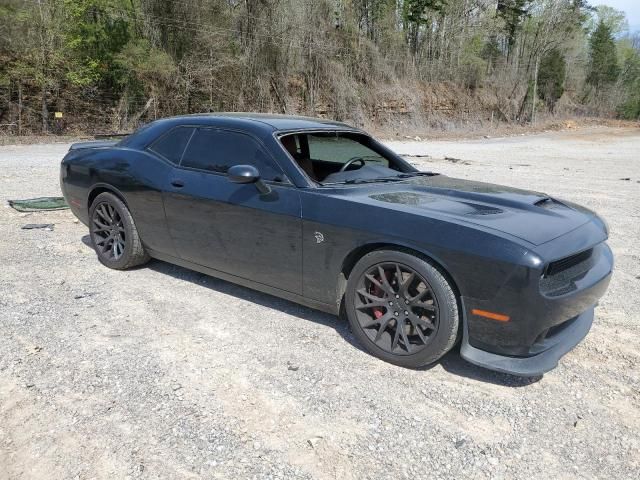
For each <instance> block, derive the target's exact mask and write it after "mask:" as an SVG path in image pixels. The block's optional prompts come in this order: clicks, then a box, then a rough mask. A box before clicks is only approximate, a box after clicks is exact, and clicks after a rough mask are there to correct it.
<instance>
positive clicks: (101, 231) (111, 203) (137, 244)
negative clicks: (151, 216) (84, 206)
mask: <svg viewBox="0 0 640 480" xmlns="http://www.w3.org/2000/svg"><path fill="white" fill-rule="evenodd" d="M89 233H90V235H91V242H92V244H93V247H94V249H95V251H96V253H97V254H98V260H100V262H101V263H102V264H103V265H105V266H107V267H109V268H113V269H116V270H125V269H127V268H131V267H135V266H136V265H141V264H143V263H146V262H148V261H149V255H148V254H147V252H146V251H145V249H144V246H143V245H142V242H141V240H140V236H139V235H138V230H137V229H136V226H135V224H134V223H133V217H131V213H130V212H129V209H128V208H127V206H126V205H125V204H124V203H123V202H122V200H120V199H119V198H118V197H116V196H115V195H114V194H112V193H109V192H105V193H101V194H100V195H98V196H97V197H96V198H95V200H94V201H93V203H92V204H91V208H90V209H89Z"/></svg>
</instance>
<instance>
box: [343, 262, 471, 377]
mask: <svg viewBox="0 0 640 480" xmlns="http://www.w3.org/2000/svg"><path fill="white" fill-rule="evenodd" d="M344 302H345V311H346V313H347V318H348V320H349V324H350V325H351V331H352V332H353V334H354V335H355V336H356V338H357V339H358V340H359V341H360V342H361V343H362V345H363V346H364V347H365V348H366V349H367V350H368V351H369V352H370V353H372V354H373V355H375V356H377V357H379V358H381V359H383V360H386V361H387V362H390V363H393V364H396V365H401V366H403V367H409V368H418V367H423V366H425V365H429V364H431V363H434V362H436V361H437V360H438V359H440V358H441V357H442V356H443V355H444V354H445V353H447V352H448V351H449V350H451V348H453V346H454V344H455V342H456V340H457V339H458V335H459V325H460V321H459V315H458V299H457V296H456V294H455V292H454V288H453V287H452V284H451V283H450V280H448V279H447V277H446V275H445V273H444V272H443V271H442V269H441V268H440V267H438V266H436V265H435V264H434V263H432V262H431V261H430V260H429V259H427V258H425V257H422V256H421V255H419V254H416V253H414V252H411V251H405V250H375V251H373V252H371V253H368V254H366V255H364V256H363V257H362V258H361V259H360V260H359V261H358V263H356V265H355V266H354V267H353V269H352V270H351V272H350V273H349V278H348V280H347V289H346V291H345V296H344Z"/></svg>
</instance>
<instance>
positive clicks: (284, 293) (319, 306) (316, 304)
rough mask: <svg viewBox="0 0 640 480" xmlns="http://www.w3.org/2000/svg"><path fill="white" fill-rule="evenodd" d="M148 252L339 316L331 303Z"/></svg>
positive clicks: (151, 251) (156, 256)
mask: <svg viewBox="0 0 640 480" xmlns="http://www.w3.org/2000/svg"><path fill="white" fill-rule="evenodd" d="M147 252H148V253H149V255H150V256H151V257H152V258H155V259H156V260H161V261H163V262H167V263H171V264H174V265H178V266H180V267H184V268H188V269H189V270H194V271H196V272H200V273H204V274H205V275H209V276H212V277H215V278H219V279H221V280H225V281H227V282H231V283H234V284H236V285H240V286H242V287H247V288H250V289H252V290H257V291H259V292H262V293H266V294H268V295H273V296H274V297H278V298H283V299H285V300H289V301H291V302H294V303H298V304H300V305H304V306H305V307H309V308H313V309H315V310H320V311H322V312H325V313H329V314H332V315H338V313H339V306H338V305H337V304H336V305H332V304H329V303H323V302H318V301H317V300H313V299H310V298H306V297H303V296H301V295H298V294H295V293H292V292H288V291H286V290H282V289H279V288H276V287H272V286H269V285H265V284H263V283H259V282H254V281H252V280H249V279H247V278H243V277H238V276H236V275H232V274H229V273H226V272H221V271H219V270H215V269H213V268H209V267H205V266H204V265H199V264H197V263H193V262H189V261H187V260H183V259H182V258H176V257H173V256H171V255H167V254H164V253H161V252H157V251H154V250H149V249H148V248H147Z"/></svg>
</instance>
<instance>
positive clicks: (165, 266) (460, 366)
mask: <svg viewBox="0 0 640 480" xmlns="http://www.w3.org/2000/svg"><path fill="white" fill-rule="evenodd" d="M82 243H84V244H85V245H86V246H88V247H91V248H92V249H93V246H92V244H91V238H90V237H89V235H85V236H83V237H82ZM135 268H149V269H151V270H154V271H156V272H159V273H163V274H165V275H170V276H172V277H174V278H177V279H179V280H185V281H187V282H191V283H194V284H197V285H199V286H203V287H206V288H209V289H211V290H215V291H216V292H220V293H224V294H225V295H231V296H234V297H236V298H238V299H240V300H244V301H247V302H251V303H256V304H258V305H261V306H263V307H267V308H271V309H274V310H278V311H280V312H282V313H286V314H287V315H292V316H295V317H298V318H301V319H303V320H306V321H308V322H314V323H317V324H320V325H324V326H326V327H329V328H333V329H334V330H335V331H336V332H337V333H338V334H339V335H340V336H341V337H342V338H343V339H344V340H345V341H346V342H347V343H349V344H350V345H351V346H353V347H354V348H357V349H358V350H360V351H361V352H364V353H367V354H368V352H367V351H366V350H365V349H364V348H363V347H362V346H361V345H360V343H359V342H358V341H357V340H356V338H355V337H354V336H353V334H352V333H351V329H350V328H349V323H348V322H347V320H346V318H344V316H342V315H341V316H335V315H330V314H328V313H324V312H321V311H319V310H314V309H312V308H308V307H305V306H302V305H299V304H297V303H294V302H290V301H289V300H285V299H283V298H279V297H275V296H273V295H269V294H267V293H262V292H258V291H257V290H252V289H250V288H247V287H243V286H240V285H236V284H235V283H231V282H227V281H226V280H222V279H219V278H216V277H212V276H210V275H206V274H204V273H199V272H196V271H194V270H189V269H187V268H184V267H180V266H178V265H174V264H171V263H168V262H163V261H160V260H155V259H154V260H151V261H150V262H149V263H148V264H146V265H142V266H140V267H135ZM381 361H382V360H381ZM436 365H441V366H442V368H443V369H444V370H446V371H447V372H448V373H451V374H453V375H457V376H460V377H464V378H469V379H471V380H476V381H479V382H484V383H492V384H494V385H499V386H503V387H512V388H519V387H526V386H528V385H531V384H533V383H536V382H538V381H539V380H540V379H541V378H542V377H541V376H540V377H529V378H527V377H517V376H515V375H509V374H507V373H500V372H493V371H491V370H487V369H486V368H481V367H478V366H476V365H473V364H471V363H469V362H467V361H466V360H464V359H463V358H462V357H460V349H459V348H458V347H455V348H453V349H452V350H451V351H450V352H449V353H447V354H446V355H445V356H444V357H442V359H440V361H439V362H437V363H435V364H433V365H428V366H426V367H423V368H420V369H419V370H422V371H428V370H430V369H432V368H433V367H435V366H436ZM398 368H402V367H398Z"/></svg>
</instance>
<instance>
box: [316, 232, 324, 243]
mask: <svg viewBox="0 0 640 480" xmlns="http://www.w3.org/2000/svg"><path fill="white" fill-rule="evenodd" d="M314 235H315V237H316V243H322V242H324V235H323V234H322V232H316V233H314Z"/></svg>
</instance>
